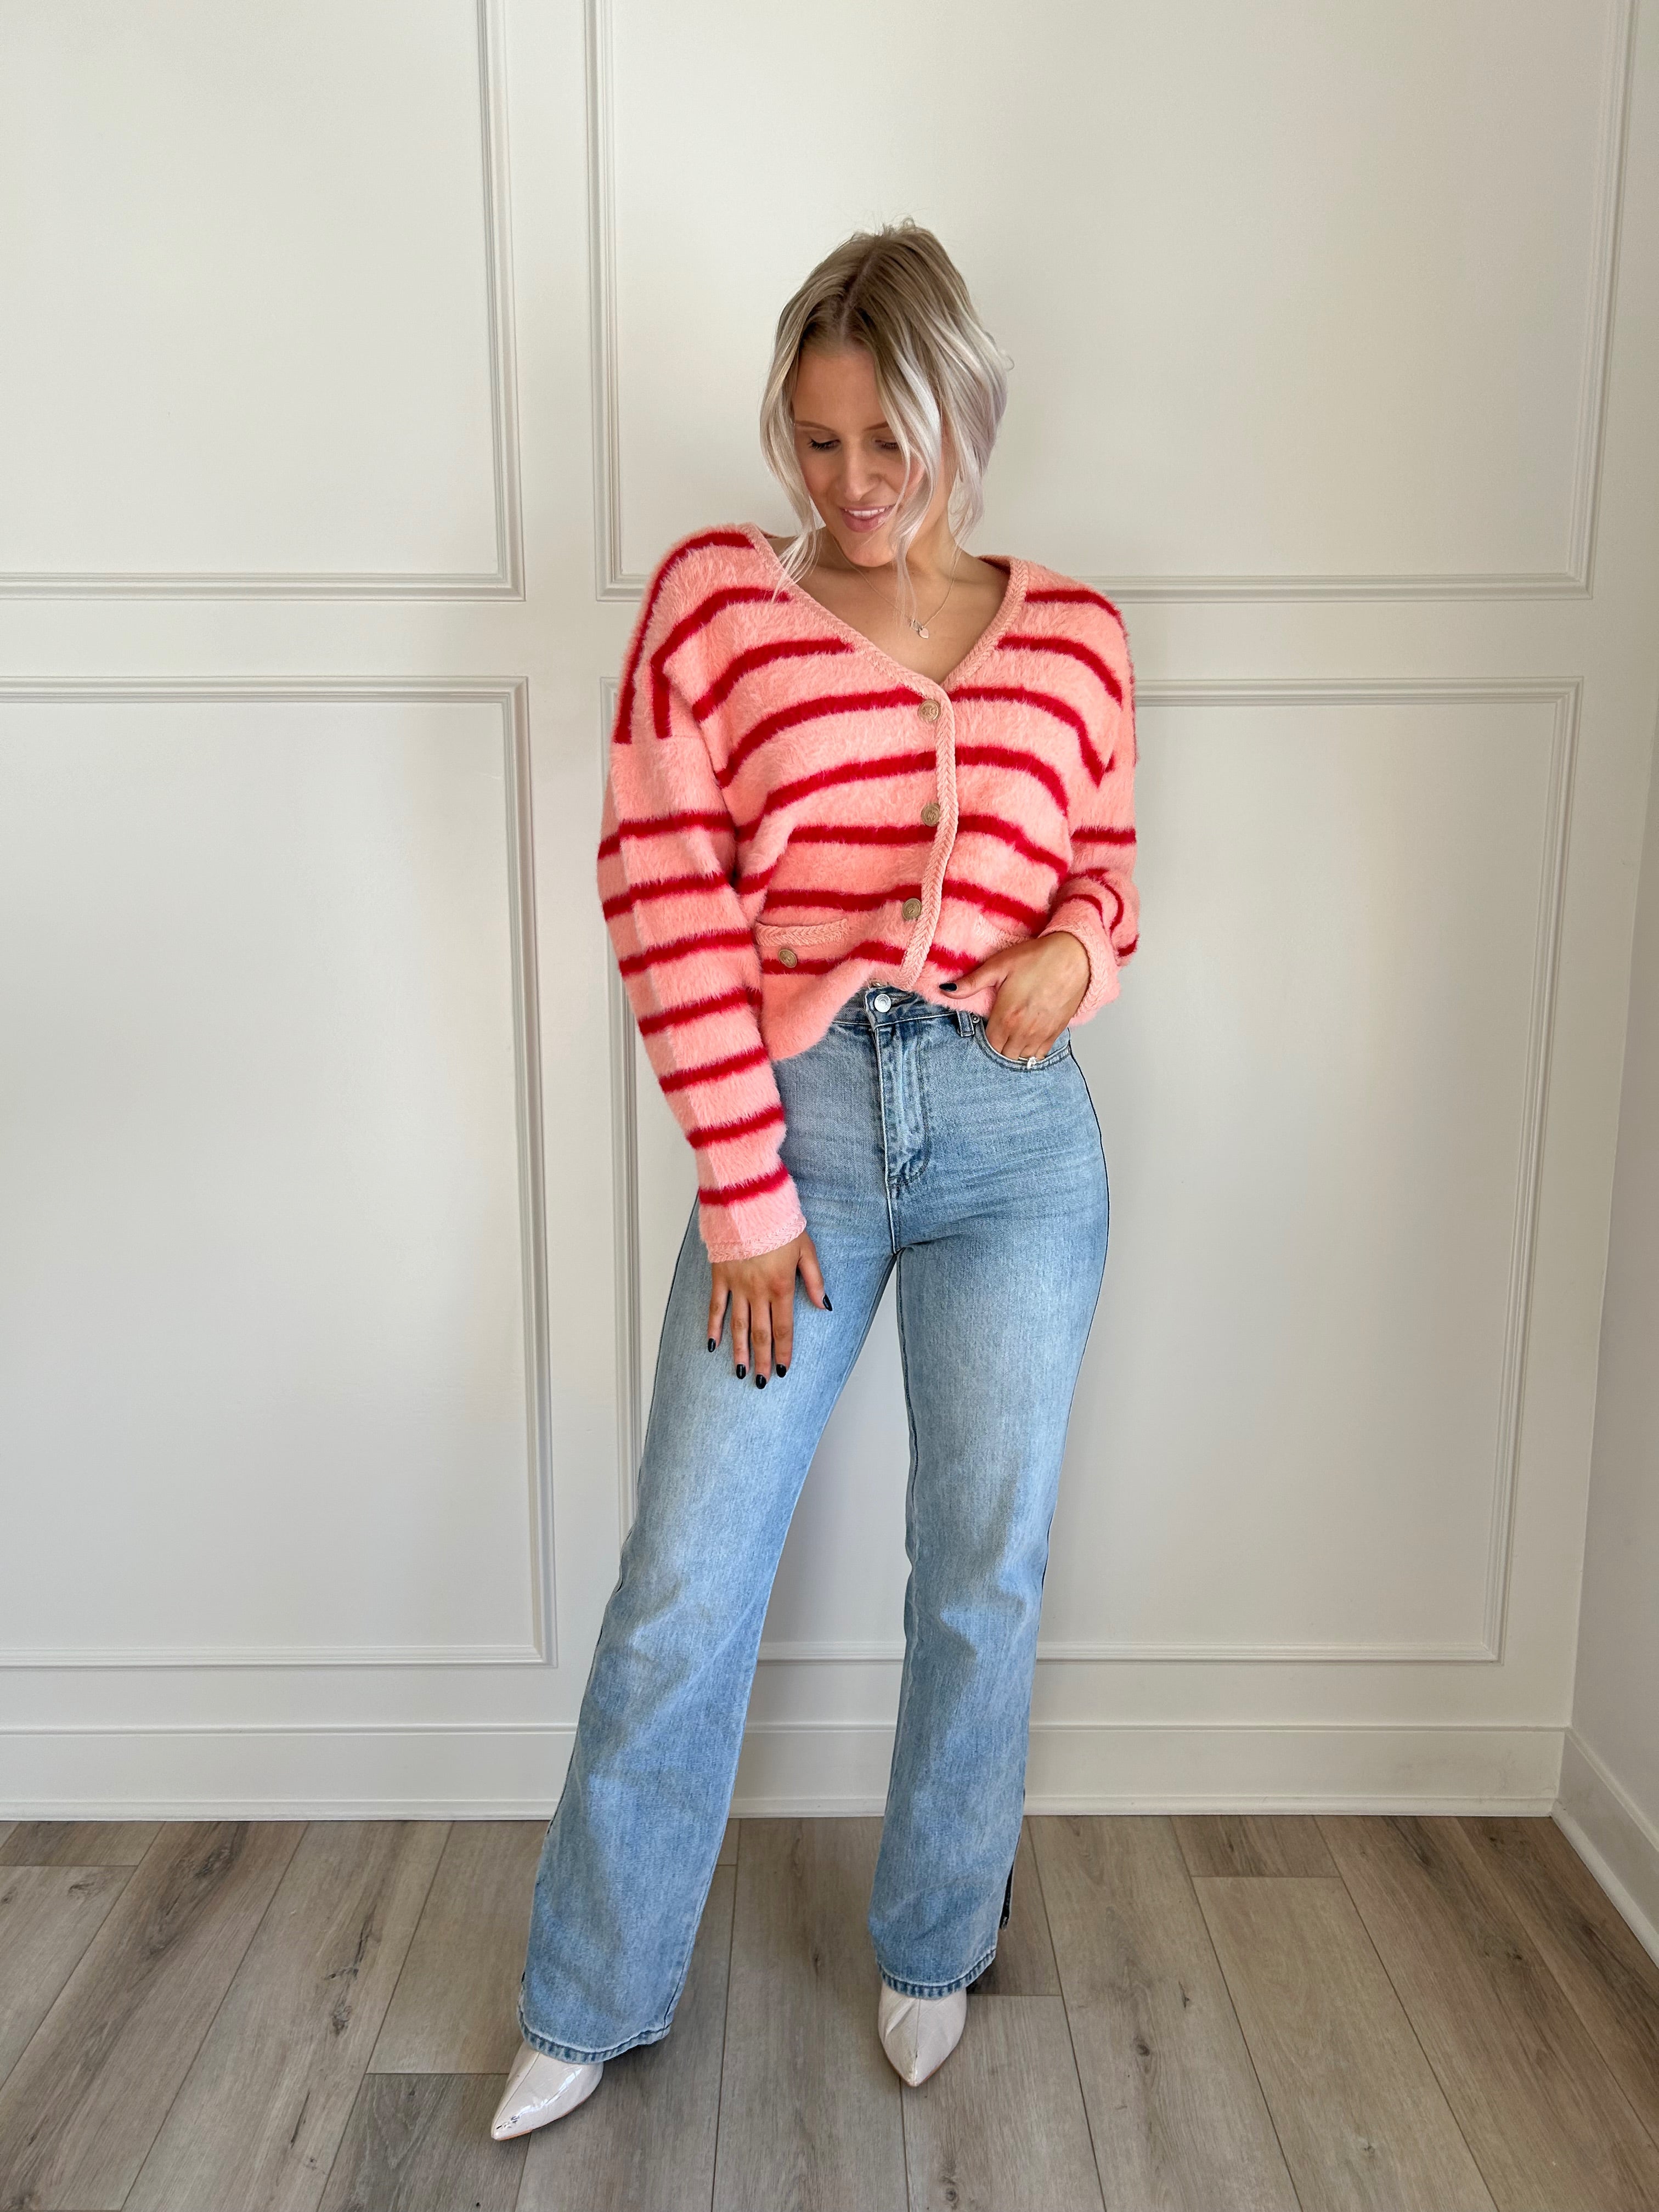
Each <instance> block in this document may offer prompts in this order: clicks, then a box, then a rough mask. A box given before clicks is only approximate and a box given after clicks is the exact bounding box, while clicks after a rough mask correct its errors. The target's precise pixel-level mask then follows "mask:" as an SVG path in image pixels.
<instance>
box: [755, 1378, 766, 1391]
mask: <svg viewBox="0 0 1659 2212" xmlns="http://www.w3.org/2000/svg"><path fill="white" fill-rule="evenodd" d="M755 1388H756V1389H757V1390H763V1389H765V1388H766V1377H765V1376H763V1375H757V1376H756V1377H755Z"/></svg>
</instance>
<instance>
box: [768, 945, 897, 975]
mask: <svg viewBox="0 0 1659 2212" xmlns="http://www.w3.org/2000/svg"><path fill="white" fill-rule="evenodd" d="M903 958H904V947H903V946H902V945H883V944H882V943H881V942H880V941H879V940H878V939H872V938H866V939H865V940H864V942H863V943H862V944H861V945H848V947H847V950H846V951H844V952H837V953H836V954H834V955H833V956H832V957H829V958H828V959H823V960H808V959H807V958H805V956H803V957H801V958H800V959H799V960H798V961H797V962H796V963H795V965H794V966H793V968H786V967H785V966H784V964H783V963H782V961H781V960H763V961H762V962H761V966H762V967H763V969H765V970H766V972H767V974H768V975H828V974H829V971H830V969H832V968H840V967H842V965H843V964H844V963H846V962H847V961H848V960H883V961H886V960H890V961H892V962H893V963H895V964H899V963H902V961H903Z"/></svg>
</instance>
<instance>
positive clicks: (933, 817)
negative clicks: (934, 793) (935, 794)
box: [921, 799, 939, 829]
mask: <svg viewBox="0 0 1659 2212" xmlns="http://www.w3.org/2000/svg"><path fill="white" fill-rule="evenodd" d="M921 818H922V820H923V821H924V822H925V823H927V827H928V828H929V829H932V828H933V824H934V823H936V822H937V821H938V820H939V801H938V799H929V800H928V802H927V805H926V806H924V807H923V808H922V810H921Z"/></svg>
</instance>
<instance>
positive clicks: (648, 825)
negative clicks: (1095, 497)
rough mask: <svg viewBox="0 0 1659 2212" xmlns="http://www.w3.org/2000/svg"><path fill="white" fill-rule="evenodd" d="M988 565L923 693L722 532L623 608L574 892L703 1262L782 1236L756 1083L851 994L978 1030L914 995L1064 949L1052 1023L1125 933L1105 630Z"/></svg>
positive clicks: (1130, 743)
mask: <svg viewBox="0 0 1659 2212" xmlns="http://www.w3.org/2000/svg"><path fill="white" fill-rule="evenodd" d="M983 557H984V558H986V559H987V560H991V559H992V558H993V556H989V555H987V556H983ZM994 566H996V567H999V568H1006V570H1007V573H1008V583H1007V587H1006V591H1005V592H1004V594H1003V599H1002V604H1001V606H1000V609H999V610H998V612H997V614H996V615H995V617H994V618H993V620H992V623H991V625H990V627H989V629H987V630H986V632H985V633H984V635H982V636H981V638H980V639H979V641H978V642H977V643H976V644H975V646H974V647H972V649H971V650H970V651H969V653H968V655H967V657H966V659H963V661H961V662H960V663H959V664H958V665H957V667H956V668H954V669H953V670H952V671H951V673H950V675H949V676H947V677H946V678H945V679H944V681H943V682H942V683H937V684H936V683H933V682H932V681H931V680H930V679H929V678H927V677H925V676H918V675H916V674H915V672H914V671H912V670H910V669H908V668H906V667H905V666H904V665H903V664H902V662H900V661H896V660H895V659H892V658H891V657H890V655H889V654H887V653H884V652H883V651H882V650H881V649H880V647H878V646H875V645H872V643H871V641H869V640H868V639H867V638H866V637H865V636H863V635H861V634H860V632H859V631H858V630H856V629H853V628H852V626H851V625H850V624H848V623H844V622H842V620H841V619H840V618H839V617H837V616H836V615H833V614H831V613H830V612H829V611H828V609H826V608H824V607H822V606H820V605H818V603H817V600H816V599H813V598H812V596H811V593H810V592H805V591H804V590H802V589H801V588H800V586H799V585H797V584H794V583H793V582H792V581H790V580H789V579H788V578H787V576H786V575H785V574H784V570H783V566H782V563H781V561H780V560H779V558H778V556H777V554H776V553H775V551H774V550H773V549H772V546H771V545H770V544H769V542H768V539H767V538H766V536H765V533H764V532H763V531H761V530H759V529H757V528H756V527H755V526H752V525H750V524H746V523H745V524H732V525H731V526H727V527H724V528H720V529H716V530H705V531H701V532H697V534H696V535H695V536H694V537H690V538H684V539H682V541H681V542H680V543H679V544H678V545H675V546H673V547H671V549H670V550H669V552H668V553H667V555H666V556H665V558H664V559H663V561H662V562H661V564H660V565H659V568H658V569H657V571H656V573H655V574H654V575H653V577H652V579H651V581H650V584H649V586H648V587H647V592H646V594H645V599H644V603H643V605H642V606H641V611H640V614H639V618H638V620H637V622H636V623H635V629H634V635H633V638H632V641H631V642H630V644H629V650H628V656H627V659H626V661H625V663H624V665H623V678H622V690H621V692H620V695H619V696H618V699H617V715H616V722H615V726H614V728H613V730H612V733H611V752H610V773H609V777H608V780H607V783H606V788H605V809H604V819H603V823H602V825H601V826H602V835H601V838H600V842H599V871H598V872H599V896H600V899H601V902H602V904H603V908H604V912H605V921H606V923H607V925H608V927H609V928H610V932H611V939H612V942H613V943H614V944H615V946H616V949H617V959H618V962H619V964H620V967H621V970H622V975H623V982H624V984H625V986H626V988H627V991H628V995H629V1001H630V1003H631V1004H632V1006H633V1008H634V1012H635V1016H636V1018H637V1019H638V1022H639V1027H640V1032H641V1036H642V1037H643V1039H644V1041H645V1047H646V1050H647V1054H649V1057H650V1060H651V1064H652V1066H653V1068H654V1069H655V1071H656V1073H657V1078H658V1080H659V1082H660V1084H661V1085H662V1088H663V1091H664V1092H665V1096H666V1097H667V1099H668V1102H669V1103H670V1105H671V1107H672V1109H673V1111H674V1114H675V1116H676V1118H677V1119H678V1121H679V1123H680V1125H681V1127H683V1128H684V1131H685V1133H686V1135H687V1136H688V1137H689V1138H690V1141H691V1144H692V1146H693V1148H694V1150H695V1152H696V1160H697V1174H698V1184H699V1191H700V1199H701V1208H700V1215H699V1219H700V1225H701V1228H702V1237H703V1242H704V1243H705V1244H706V1246H707V1247H708V1253H709V1256H710V1258H711V1259H714V1260H731V1259H738V1258H743V1257H747V1256H750V1255H755V1254H757V1253H761V1252H768V1251H770V1250H772V1249H774V1248H775V1246H777V1245H779V1244H784V1243H788V1242H789V1240H790V1239H791V1238H792V1237H796V1236H799V1233H800V1231H802V1229H803V1228H805V1226H806V1222H805V1216H804V1214H803V1213H802V1211H801V1207H800V1203H799V1199H798V1197H797V1195H796V1192H795V1187H794V1182H793V1178H792V1177H791V1176H790V1174H789V1171H788V1170H787V1167H786V1166H785V1165H784V1164H783V1160H782V1158H781V1150H782V1146H783V1139H784V1115H783V1108H782V1104H781V1100H780V1097H779V1092H778V1085H777V1082H776V1079H775V1076H774V1074H773V1071H772V1062H773V1061H774V1060H784V1059H787V1058H789V1057H790V1056H791V1055H793V1054H795V1053H799V1052H803V1051H805V1049H806V1048H807V1047H808V1046H809V1045H811V1044H814V1043H816V1042H817V1040H818V1039H819V1038H820V1037H821V1036H823V1033H824V1031H825V1030H827V1029H828V1027H829V1023H830V1021H831V1019H832V1018H833V1017H834V1015H835V1013H836V1009H837V1008H838V1007H839V1006H842V1004H843V1003H844V1002H845V1001H846V1000H848V998H849V997H851V995H852V994H854V992H855V991H858V990H860V989H861V988H862V987H864V986H865V984H866V983H867V982H871V981H878V982H886V983H891V984H893V985H895V986H896V987H901V988H902V989H905V990H910V991H915V992H917V993H919V994H921V996H922V997H923V998H925V999H931V1000H935V1001H936V1002H937V1003H938V1004H939V1005H942V1006H959V1005H960V1006H967V1007H968V1008H969V1009H970V1010H971V1011H975V1012H980V1013H981V1014H982V1013H987V1012H989V1011H990V1008H991V1006H992V1005H993V1003H994V1000H995V996H996V993H995V990H994V988H993V987H986V988H984V989H982V990H981V991H977V992H969V993H967V994H963V995H962V996H960V997H958V996H955V995H953V996H950V997H942V996H941V995H940V991H939V987H940V985H941V984H943V983H946V982H949V981H951V978H952V977H953V976H957V975H962V974H963V973H964V972H965V971H966V970H967V969H969V968H972V967H975V966H976V965H977V963H979V962H980V961H981V960H983V959H985V958H986V957H987V956H988V955H989V954H991V953H992V952H994V951H999V950H1000V948H1001V947H1002V946H1004V945H1011V944H1014V943H1016V942H1018V940H1020V939H1024V938H1027V937H1030V936H1033V935H1040V934H1043V933H1047V932H1048V931H1050V930H1056V929H1066V930H1070V931H1071V932H1073V934H1074V935H1076V936H1077V937H1079V939H1081V940H1082V942H1083V945H1084V946H1085V949H1086V951H1087V952H1088V956H1089V985H1088V988H1087V991H1086V992H1085V995H1084V998H1083V1000H1082V1002H1081V1004H1080V1005H1079V1007H1078V1009H1077V1011H1076V1012H1075V1013H1074V1014H1073V1017H1072V1020H1073V1024H1074V1025H1075V1024H1077V1023H1079V1022H1084V1021H1087V1020H1088V1019H1089V1018H1090V1017H1091V1015H1092V1014H1093V1013H1095V1012H1097V1009H1098V1008H1099V1007H1101V1006H1103V1005H1104V1004H1105V1002H1106V1001H1107V1000H1109V999H1112V998H1115V996H1116V995H1117V991H1118V971H1119V969H1120V968H1121V965H1122V963H1123V962H1124V961H1126V960H1127V958H1128V957H1129V956H1130V955H1131V953H1133V951H1134V949H1135V945H1136V943H1137V940H1138V919H1139V897H1138V895H1137V891H1136V888H1135V884H1134V879H1133V870H1134V857H1135V831H1134V818H1133V780H1134V763H1135V735H1134V689H1133V670H1132V668H1131V665H1130V661H1129V651H1128V644H1127V639H1126V637H1125V635H1124V629H1123V623H1122V621H1121V618H1120V617H1119V615H1118V612H1117V610H1116V609H1115V607H1114V606H1113V605H1111V603H1110V602H1109V600H1107V599H1103V598H1102V597H1101V596H1100V594H1099V593H1098V592H1093V591H1091V590H1089V589H1088V588H1087V587H1086V586H1084V585H1082V584H1079V583H1076V582H1073V581H1072V580H1069V579H1067V578H1066V577H1064V576H1060V575H1056V574H1053V573H1052V572H1051V571H1050V570H1048V569H1047V568H1038V567H1037V566H1036V564H1035V563H1034V562H1029V561H1019V560H996V561H994Z"/></svg>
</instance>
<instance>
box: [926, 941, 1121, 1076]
mask: <svg viewBox="0 0 1659 2212" xmlns="http://www.w3.org/2000/svg"><path fill="white" fill-rule="evenodd" d="M992 984H996V985H998V986H999V989H998V991H997V995H996V999H995V1001H994V1004H993V1006H992V1008H991V1011H990V1012H989V1013H988V1014H987V1016H986V1017H985V1037H986V1042H987V1043H988V1044H989V1046H990V1047H991V1049H992V1051H993V1052H1000V1054H1002V1056H1003V1058H1004V1059H1005V1060H1041V1059H1042V1057H1043V1055H1044V1054H1046V1053H1049V1052H1052V1051H1053V1050H1054V1042H1055V1040H1056V1038H1057V1037H1058V1036H1059V1035H1060V1031H1061V1030H1063V1029H1064V1028H1065V1026H1066V1023H1067V1022H1069V1021H1070V1020H1071V1018H1072V1016H1073V1014H1074V1013H1075V1012H1077V1010H1078V1008H1079V1006H1081V1005H1082V1003H1083V998H1084V994H1085V992H1086V991H1087V990H1088V987H1089V955H1088V952H1087V950H1086V949H1085V945H1084V942H1083V939H1081V938H1080V937H1074V936H1073V934H1072V933H1071V931H1070V930H1069V929H1055V930H1051V931H1050V932H1049V933H1048V935H1047V936H1046V937H1028V938H1025V939H1022V941H1021V942H1020V943H1019V944H1018V945H1004V947H1003V948H1002V950H1001V951H1000V952H994V953H993V954H992V955H991V957H990V958H989V959H988V960H981V962H980V963H979V965H978V967H977V968H970V969H969V970H968V973H967V974H966V975H958V976H957V980H956V990H957V992H958V993H961V992H963V991H983V990H986V989H987V988H988V987H990V986H991V985H992ZM945 989H946V990H947V991H949V990H950V989H951V986H950V984H948V983H947V984H945Z"/></svg>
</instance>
